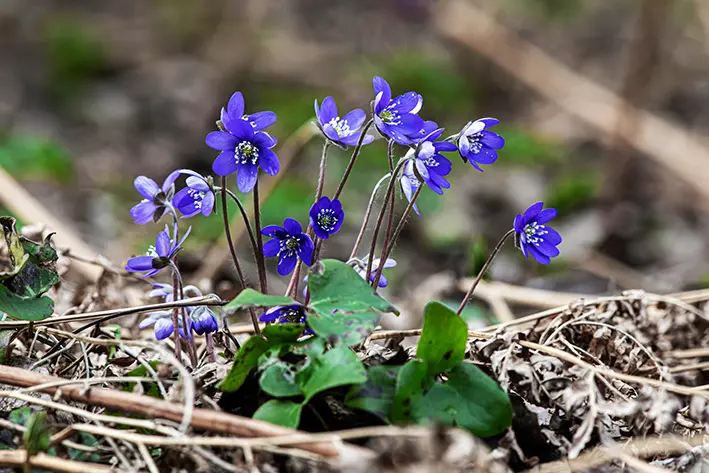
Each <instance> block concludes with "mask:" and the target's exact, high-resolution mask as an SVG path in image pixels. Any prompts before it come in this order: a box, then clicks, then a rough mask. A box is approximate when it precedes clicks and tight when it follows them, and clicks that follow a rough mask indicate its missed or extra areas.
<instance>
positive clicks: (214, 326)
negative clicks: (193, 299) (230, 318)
mask: <svg viewBox="0 0 709 473" xmlns="http://www.w3.org/2000/svg"><path fill="white" fill-rule="evenodd" d="M190 319H191V321H192V322H191V323H192V330H194V332H195V333H196V334H197V335H204V334H205V333H213V332H216V331H217V330H219V323H217V318H216V317H215V316H214V312H212V310H211V309H210V308H209V307H205V306H200V307H197V308H195V309H194V310H192V312H191V313H190Z"/></svg>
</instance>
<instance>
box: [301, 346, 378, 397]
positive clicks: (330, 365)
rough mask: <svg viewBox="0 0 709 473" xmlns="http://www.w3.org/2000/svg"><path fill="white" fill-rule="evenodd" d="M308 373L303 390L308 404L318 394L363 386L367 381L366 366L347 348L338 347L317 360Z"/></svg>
mask: <svg viewBox="0 0 709 473" xmlns="http://www.w3.org/2000/svg"><path fill="white" fill-rule="evenodd" d="M308 370H309V371H308V372H307V373H304V375H305V376H304V377H303V383H302V384H301V388H302V390H303V394H305V402H308V401H309V400H310V399H312V397H313V396H315V395H316V394H317V393H319V392H322V391H325V390H326V389H330V388H334V387H337V386H345V385H347V384H361V383H364V382H365V381H367V373H366V371H365V369H364V365H363V364H362V362H361V361H359V358H357V355H356V354H355V353H354V352H353V351H352V350H350V349H349V348H347V347H336V348H333V349H332V350H330V351H328V352H326V353H325V354H324V355H322V356H320V357H318V358H315V359H314V360H313V361H312V363H311V364H310V366H309V367H308Z"/></svg>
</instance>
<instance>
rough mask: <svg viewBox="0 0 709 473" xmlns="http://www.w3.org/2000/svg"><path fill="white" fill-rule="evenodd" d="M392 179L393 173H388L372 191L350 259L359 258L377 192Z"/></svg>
mask: <svg viewBox="0 0 709 473" xmlns="http://www.w3.org/2000/svg"><path fill="white" fill-rule="evenodd" d="M390 177H391V173H388V174H386V175H384V177H382V178H381V179H379V182H377V184H376V185H375V186H374V190H372V195H370V196H369V203H368V204H367V210H365V211H364V220H363V221H362V226H361V227H360V229H359V235H357V240H355V244H354V246H353V247H352V253H350V257H349V259H353V258H354V257H355V256H357V252H358V251H359V245H360V244H361V243H362V238H364V232H365V231H366V230H367V225H368V224H369V218H370V217H371V215H372V208H373V207H374V198H375V197H376V195H377V192H378V191H379V188H380V187H381V185H382V184H384V181H386V180H387V179H389V178H390Z"/></svg>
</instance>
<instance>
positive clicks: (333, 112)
mask: <svg viewBox="0 0 709 473" xmlns="http://www.w3.org/2000/svg"><path fill="white" fill-rule="evenodd" d="M337 117H338V115H337V104H335V99H333V98H332V97H325V100H323V101H322V106H321V107H320V118H321V119H322V121H321V123H322V124H323V125H324V124H325V123H328V122H329V121H330V120H332V119H333V118H337Z"/></svg>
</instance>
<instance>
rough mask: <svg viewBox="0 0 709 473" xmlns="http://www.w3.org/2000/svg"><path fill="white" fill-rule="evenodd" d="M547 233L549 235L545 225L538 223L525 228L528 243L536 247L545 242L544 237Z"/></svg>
mask: <svg viewBox="0 0 709 473" xmlns="http://www.w3.org/2000/svg"><path fill="white" fill-rule="evenodd" d="M547 233H549V230H547V227H546V226H544V225H539V224H538V223H537V222H532V223H529V224H527V225H525V227H524V235H525V240H526V243H528V244H532V245H534V246H539V244H540V243H542V242H543V241H544V235H546V234H547Z"/></svg>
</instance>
